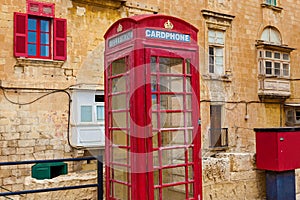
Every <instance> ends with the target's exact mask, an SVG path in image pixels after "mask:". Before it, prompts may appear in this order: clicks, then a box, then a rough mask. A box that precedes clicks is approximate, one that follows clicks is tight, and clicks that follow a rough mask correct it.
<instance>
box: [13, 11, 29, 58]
mask: <svg viewBox="0 0 300 200" xmlns="http://www.w3.org/2000/svg"><path fill="white" fill-rule="evenodd" d="M14 55H15V57H26V56H27V14H24V13H14Z"/></svg>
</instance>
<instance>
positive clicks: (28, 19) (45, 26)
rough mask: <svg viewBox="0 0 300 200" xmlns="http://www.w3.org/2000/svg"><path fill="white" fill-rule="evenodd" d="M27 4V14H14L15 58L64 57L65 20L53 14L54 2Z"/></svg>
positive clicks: (65, 55)
mask: <svg viewBox="0 0 300 200" xmlns="http://www.w3.org/2000/svg"><path fill="white" fill-rule="evenodd" d="M27 4H28V5H27V13H14V55H15V57H26V58H40V59H53V60H66V57H67V49H66V48H67V45H66V42H67V34H66V33H67V22H66V19H60V18H55V17H54V13H55V12H54V4H49V3H41V2H34V1H27Z"/></svg>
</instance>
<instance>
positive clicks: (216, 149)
mask: <svg viewBox="0 0 300 200" xmlns="http://www.w3.org/2000/svg"><path fill="white" fill-rule="evenodd" d="M228 149H229V147H228V146H224V147H209V150H210V151H226V150H228Z"/></svg>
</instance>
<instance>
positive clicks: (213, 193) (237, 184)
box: [0, 0, 300, 200]
mask: <svg viewBox="0 0 300 200" xmlns="http://www.w3.org/2000/svg"><path fill="white" fill-rule="evenodd" d="M0 1H1V4H0V11H1V15H0V44H1V49H0V86H1V87H2V91H3V92H4V93H1V92H2V91H1V92H0V161H19V160H33V159H52V158H63V157H76V156H78V151H77V150H76V149H74V148H72V147H71V146H70V145H69V143H68V117H69V116H68V104H69V101H70V99H69V97H68V95H67V94H66V93H65V92H64V91H69V88H70V87H71V86H72V85H77V84H86V85H88V84H92V85H96V86H97V88H98V89H103V83H104V77H103V71H104V66H103V63H104V55H103V54H104V39H103V35H104V33H105V32H106V30H107V29H108V27H109V26H110V25H111V24H112V23H113V22H115V21H116V20H118V19H120V18H121V17H128V16H132V15H135V14H145V13H147V14H149V13H160V14H166V15H173V16H175V17H179V18H182V19H183V20H186V21H187V22H189V23H191V24H193V25H194V26H195V27H197V28H198V29H199V34H198V36H199V47H200V48H199V50H200V54H199V58H200V69H199V70H200V72H201V86H200V90H201V118H202V119H201V120H202V130H201V131H202V155H203V192H204V199H205V200H206V199H222V200H225V199H228V200H229V199H251V200H252V199H264V198H265V183H264V172H263V171H260V170H257V169H256V167H255V133H254V131H253V128H258V127H279V126H285V114H284V110H283V108H282V105H283V101H282V100H276V99H275V100H274V99H272V100H271V101H268V102H264V101H262V100H261V99H260V98H259V97H258V64H257V51H256V46H255V44H256V41H257V40H258V39H259V38H260V34H261V32H262V30H263V28H264V27H266V26H269V25H271V26H274V27H276V28H277V29H278V30H279V31H280V33H281V34H282V40H283V44H285V45H288V46H289V47H293V48H296V49H300V47H299V46H300V41H299V40H300V39H299V37H298V33H297V31H294V30H299V28H300V27H299V26H300V25H299V23H298V21H297V19H298V18H299V15H300V12H299V11H298V9H297V8H298V5H299V4H300V2H299V1H297V0H291V1H279V8H277V9H276V8H272V7H264V6H262V3H263V2H264V1H263V0H257V1H238V2H237V1H232V0H189V1H185V2H184V3H183V2H182V1H179V0H173V1H167V0H145V1H142V2H138V1H135V0H128V1H126V3H125V4H123V5H122V6H120V5H121V4H120V2H119V1H113V0H111V1H96V0H45V1H43V2H50V3H55V5H56V6H55V9H56V12H55V15H56V17H60V18H65V19H67V21H68V32H67V36H68V37H67V42H68V43H67V44H68V59H67V61H65V62H60V61H57V62H52V61H40V60H27V59H23V58H20V59H16V58H15V57H14V56H13V26H14V24H13V12H23V13H25V12H26V0H0ZM281 8H282V9H281ZM203 10H208V11H212V12H216V13H219V14H222V15H224V16H227V17H228V16H231V18H232V19H231V18H230V17H229V18H230V19H228V18H227V19H226V20H225V21H222V20H221V22H220V20H219V19H218V20H219V21H218V20H216V19H210V18H209V17H208V18H205V17H204V16H203V13H202V12H201V11H203ZM216 22H218V23H219V24H218V23H217V24H214V23H216ZM220 23H221V25H222V26H221V27H223V28H224V26H225V27H226V28H224V29H225V30H226V44H225V45H226V54H225V58H226V61H225V70H226V71H227V72H228V74H227V75H228V78H226V79H224V78H221V79H213V78H211V77H210V75H209V74H208V70H207V64H208V53H207V52H208V44H207V37H208V35H207V29H208V28H209V27H214V28H218V27H220ZM211 24H214V25H211ZM298 60H299V53H298V50H295V51H293V52H292V53H291V78H292V79H293V80H292V81H291V97H290V98H288V99H287V100H286V102H297V101H299V98H300V97H299V94H300V93H299V92H300V91H299V90H300V89H299V87H297V85H298V83H299V77H300V69H299V68H298V67H297V65H298ZM60 90H62V91H60ZM211 103H222V104H223V106H224V121H223V126H224V127H226V128H228V135H229V144H228V148H224V149H221V150H218V151H216V150H214V149H211V148H210V145H209V142H210V139H209V128H210V118H209V113H210V109H209V107H210V105H211ZM81 155H83V152H81V151H80V156H81ZM79 168H80V166H78V165H70V171H71V172H72V171H77V170H78V169H79ZM77 175H78V174H77ZM77 175H74V174H71V175H68V176H73V177H74V181H75V179H76V177H77ZM28 177H30V166H18V167H17V166H9V167H0V185H1V186H3V187H5V188H6V189H9V190H12V191H16V190H22V189H30V188H32V189H33V188H34V187H33V185H32V184H31V183H32V182H34V181H33V180H30V181H29V182H28ZM65 178H66V177H65ZM91 179H93V178H91ZM70 181H71V180H70ZM296 181H297V192H298V193H299V187H300V186H299V185H300V175H299V172H298V171H297V176H296ZM71 182H72V181H71ZM75 182H78V181H75ZM27 183H28V184H27ZM29 183H30V184H29ZM37 183H38V184H39V186H41V187H44V186H45V185H51V184H54V183H52V182H51V181H44V182H37ZM26 184H27V185H26ZM55 184H58V183H55ZM0 191H1V192H2V191H3V190H1V189H0ZM72 192H73V191H71V192H69V193H65V194H64V195H68V196H69V195H71V194H73V193H72ZM74 194H76V195H78V197H79V196H80V195H83V194H88V195H94V193H93V190H92V191H91V192H90V190H84V191H82V192H78V193H76V192H74ZM47 195H49V194H47ZM51 195H53V196H51V198H53V199H55V198H58V197H59V196H60V195H62V194H61V193H53V194H51ZM28 198H29V199H30V198H32V199H34V198H36V199H38V198H44V197H42V196H30V197H29V196H28ZM70 198H71V196H70ZM72 198H73V197H72ZM80 198H81V196H80ZM84 198H91V199H93V198H94V196H89V197H85V196H84V195H83V196H82V199H84Z"/></svg>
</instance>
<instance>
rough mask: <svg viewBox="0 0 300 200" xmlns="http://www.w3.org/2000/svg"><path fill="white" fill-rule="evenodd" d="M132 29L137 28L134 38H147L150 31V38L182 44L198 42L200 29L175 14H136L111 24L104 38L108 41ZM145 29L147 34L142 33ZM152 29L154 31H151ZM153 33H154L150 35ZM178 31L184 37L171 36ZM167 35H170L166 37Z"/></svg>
mask: <svg viewBox="0 0 300 200" xmlns="http://www.w3.org/2000/svg"><path fill="white" fill-rule="evenodd" d="M153 29H154V30H153ZM130 30H137V31H134V33H133V35H132V36H130V37H131V38H130V39H134V38H137V37H139V38H143V37H144V38H147V33H149V34H148V35H149V37H148V38H150V39H151V38H155V39H161V40H165V41H168V40H170V41H172V42H175V43H176V42H177V41H178V42H180V43H181V44H183V43H189V44H197V33H198V29H197V28H196V27H195V26H193V25H191V24H190V23H188V22H186V21H184V20H182V19H179V18H176V17H173V16H167V15H161V14H146V15H136V16H132V17H128V18H122V19H120V20H118V21H116V22H115V23H114V24H112V25H111V27H110V28H109V29H108V30H107V32H106V33H105V35H104V38H105V40H106V41H107V42H109V39H110V38H114V37H115V36H116V37H117V36H119V35H122V34H124V33H126V32H128V31H130ZM144 30H146V34H142V33H144ZM151 30H153V31H152V32H150V31H151ZM147 31H148V32H147ZM154 31H155V33H154ZM159 31H161V32H159ZM151 33H152V35H150V34H151ZM178 33H181V35H180V36H181V37H182V38H179V37H178V38H179V39H178V38H175V39H172V38H171V37H172V35H171V34H178ZM160 34H164V38H163V37H161V38H158V37H160V36H162V35H160ZM166 35H167V36H170V37H169V38H166ZM152 36H153V37H152ZM173 36H174V35H173ZM177 39H178V40H177Z"/></svg>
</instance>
